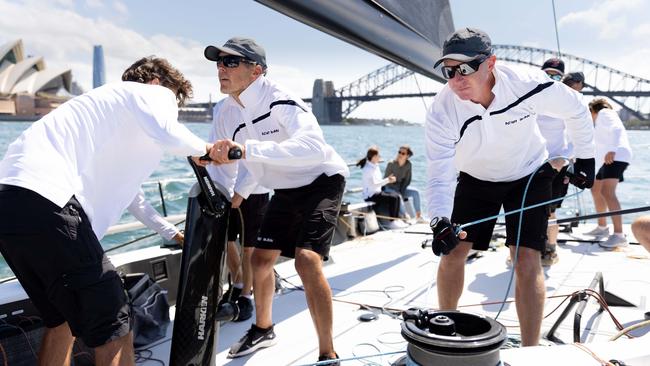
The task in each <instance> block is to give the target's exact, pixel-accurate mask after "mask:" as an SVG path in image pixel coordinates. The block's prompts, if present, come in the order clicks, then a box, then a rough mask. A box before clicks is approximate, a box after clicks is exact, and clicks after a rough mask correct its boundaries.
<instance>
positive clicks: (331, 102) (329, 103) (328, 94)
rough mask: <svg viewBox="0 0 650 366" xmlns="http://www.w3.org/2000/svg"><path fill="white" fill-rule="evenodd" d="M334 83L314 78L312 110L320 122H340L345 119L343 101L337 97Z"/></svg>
mask: <svg viewBox="0 0 650 366" xmlns="http://www.w3.org/2000/svg"><path fill="white" fill-rule="evenodd" d="M335 92H336V90H334V83H333V82H331V81H324V80H323V79H316V80H314V88H313V90H312V98H311V110H312V112H313V113H314V115H315V116H316V119H317V120H318V123H320V124H338V123H341V121H342V120H343V117H342V114H341V110H342V101H341V100H340V99H336V98H333V97H336V93H335Z"/></svg>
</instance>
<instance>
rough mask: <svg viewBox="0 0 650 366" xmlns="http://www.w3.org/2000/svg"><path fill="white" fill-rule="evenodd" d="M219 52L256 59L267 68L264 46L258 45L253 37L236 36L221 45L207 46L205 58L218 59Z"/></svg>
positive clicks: (204, 52)
mask: <svg viewBox="0 0 650 366" xmlns="http://www.w3.org/2000/svg"><path fill="white" fill-rule="evenodd" d="M219 52H224V53H227V54H229V55H235V56H240V57H245V58H247V59H249V60H251V61H255V62H256V63H257V64H259V65H261V66H262V67H263V68H265V69H266V52H264V48H262V46H260V45H258V44H257V42H255V40H253V39H250V38H242V37H234V38H231V39H229V40H227V41H226V43H224V45H223V46H221V47H216V46H208V47H206V48H205V51H203V55H205V58H207V59H208V60H210V61H217V57H218V56H219Z"/></svg>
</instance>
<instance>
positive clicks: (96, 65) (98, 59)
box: [93, 45, 106, 88]
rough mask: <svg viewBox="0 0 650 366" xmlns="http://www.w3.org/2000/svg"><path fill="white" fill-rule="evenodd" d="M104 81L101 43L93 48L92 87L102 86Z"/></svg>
mask: <svg viewBox="0 0 650 366" xmlns="http://www.w3.org/2000/svg"><path fill="white" fill-rule="evenodd" d="M105 82H106V71H105V67H104V48H103V47H102V46H101V45H96V46H95V47H94V48H93V88H96V87H98V86H102V85H104V83H105Z"/></svg>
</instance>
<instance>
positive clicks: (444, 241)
mask: <svg viewBox="0 0 650 366" xmlns="http://www.w3.org/2000/svg"><path fill="white" fill-rule="evenodd" d="M430 225H431V231H433V243H431V249H432V250H433V254H435V255H437V256H440V255H441V254H442V255H447V254H449V252H451V250H452V249H454V248H455V247H456V245H458V243H459V242H460V240H459V239H458V236H457V234H456V228H457V227H458V225H456V224H452V223H451V221H449V219H448V218H446V217H434V218H433V219H432V220H431V224H430Z"/></svg>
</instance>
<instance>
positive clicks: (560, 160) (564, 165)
mask: <svg viewBox="0 0 650 366" xmlns="http://www.w3.org/2000/svg"><path fill="white" fill-rule="evenodd" d="M542 71H544V72H545V73H546V75H548V77H549V78H550V79H551V80H554V81H558V82H559V81H560V80H562V77H563V75H564V61H562V60H561V59H559V58H556V57H553V58H549V59H548V60H546V61H544V63H543V64H542ZM537 124H538V127H539V131H540V132H541V133H542V137H544V140H546V151H547V152H548V157H549V158H557V159H553V160H552V161H551V164H553V166H554V167H555V168H556V169H559V173H558V174H556V175H555V178H553V182H551V197H552V198H553V199H554V200H555V199H558V200H559V201H555V202H553V203H551V204H549V206H548V208H549V211H550V212H549V216H548V218H549V220H553V219H556V216H555V211H556V210H557V209H558V208H560V207H561V205H562V200H561V198H562V197H564V196H566V194H567V190H568V188H569V182H567V181H566V179H565V178H566V171H567V169H568V167H569V160H567V158H571V157H572V156H573V145H572V144H571V143H569V141H570V140H569V139H568V137H567V133H566V124H565V123H564V120H563V119H561V118H555V117H551V116H547V115H544V114H540V115H538V116H537ZM559 231H560V230H559V226H558V225H550V226H549V227H548V229H547V231H546V233H547V240H546V248H545V249H544V250H543V251H542V266H550V265H553V264H555V263H557V262H558V260H559V257H558V255H557V236H558V233H559Z"/></svg>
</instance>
